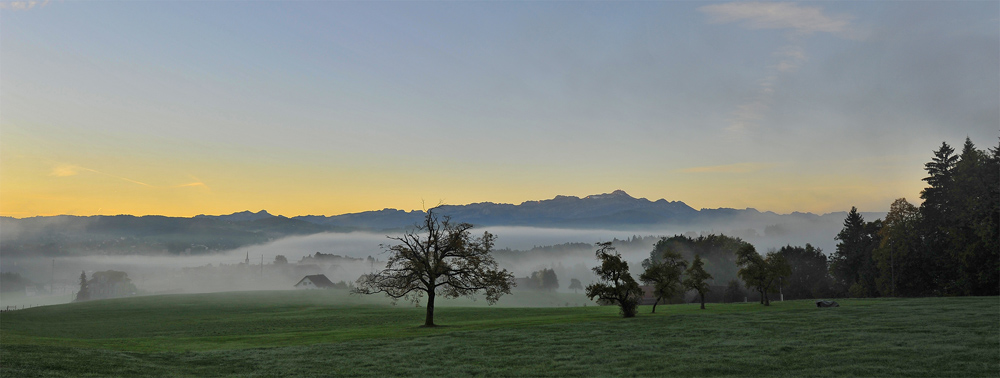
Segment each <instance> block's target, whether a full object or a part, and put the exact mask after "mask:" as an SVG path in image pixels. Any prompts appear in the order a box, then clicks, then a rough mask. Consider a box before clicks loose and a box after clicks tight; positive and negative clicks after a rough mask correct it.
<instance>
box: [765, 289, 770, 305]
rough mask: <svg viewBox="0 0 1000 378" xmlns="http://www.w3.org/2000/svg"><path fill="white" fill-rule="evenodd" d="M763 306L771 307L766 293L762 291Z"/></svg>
mask: <svg viewBox="0 0 1000 378" xmlns="http://www.w3.org/2000/svg"><path fill="white" fill-rule="evenodd" d="M764 305H765V306H770V305H771V298H768V297H767V291H764Z"/></svg>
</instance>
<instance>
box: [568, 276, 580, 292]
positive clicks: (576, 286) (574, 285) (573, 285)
mask: <svg viewBox="0 0 1000 378" xmlns="http://www.w3.org/2000/svg"><path fill="white" fill-rule="evenodd" d="M569 289H570V290H573V292H574V293H576V291H577V290H580V289H583V284H582V283H580V280H578V279H576V278H571V279H570V280H569Z"/></svg>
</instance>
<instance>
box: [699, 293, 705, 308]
mask: <svg viewBox="0 0 1000 378" xmlns="http://www.w3.org/2000/svg"><path fill="white" fill-rule="evenodd" d="M698 294H701V309H702V310H704V309H705V293H698Z"/></svg>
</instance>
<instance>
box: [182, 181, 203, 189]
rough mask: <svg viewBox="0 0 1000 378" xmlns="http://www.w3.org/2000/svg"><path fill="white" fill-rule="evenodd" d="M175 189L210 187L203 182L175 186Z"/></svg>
mask: <svg viewBox="0 0 1000 378" xmlns="http://www.w3.org/2000/svg"><path fill="white" fill-rule="evenodd" d="M174 187H175V188H199V187H200V188H207V187H208V185H205V183H203V182H189V183H187V184H180V185H174Z"/></svg>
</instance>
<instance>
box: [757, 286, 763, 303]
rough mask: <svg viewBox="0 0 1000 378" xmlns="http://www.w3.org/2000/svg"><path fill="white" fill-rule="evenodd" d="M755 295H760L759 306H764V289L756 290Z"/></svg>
mask: <svg viewBox="0 0 1000 378" xmlns="http://www.w3.org/2000/svg"><path fill="white" fill-rule="evenodd" d="M757 293H759V294H760V304H764V289H760V288H758V289H757Z"/></svg>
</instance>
